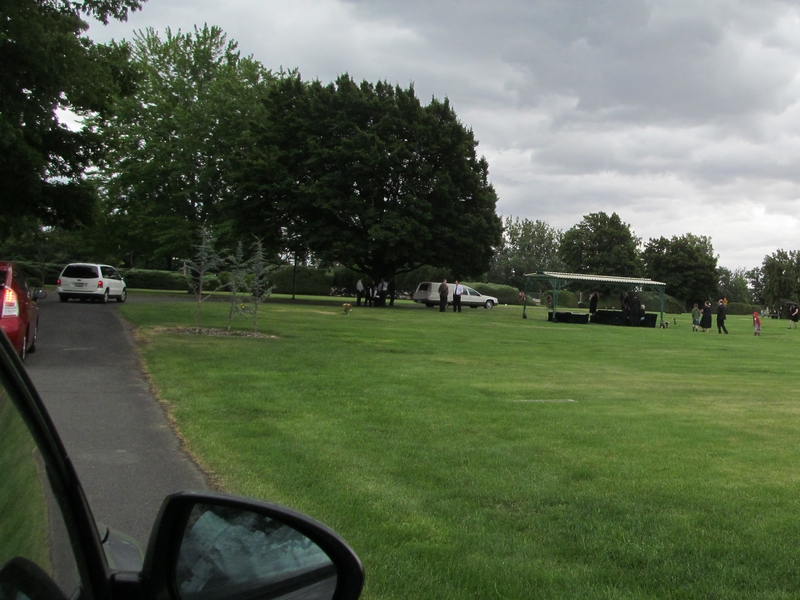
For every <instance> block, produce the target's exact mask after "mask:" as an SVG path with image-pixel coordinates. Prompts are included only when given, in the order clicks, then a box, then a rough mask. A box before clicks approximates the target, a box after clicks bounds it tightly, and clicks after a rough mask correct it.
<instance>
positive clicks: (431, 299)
mask: <svg viewBox="0 0 800 600" xmlns="http://www.w3.org/2000/svg"><path fill="white" fill-rule="evenodd" d="M440 285H441V282H436V281H423V282H422V283H420V284H419V285H418V286H417V291H415V292H414V296H413V297H412V299H413V300H414V302H419V303H420V304H424V305H425V306H427V307H429V308H430V307H432V306H439V286H440ZM461 286H462V287H463V288H464V293H463V294H462V295H461V306H469V307H471V308H478V307H479V306H482V307H484V308H492V307H493V306H494V305H495V304H497V298H495V297H494V296H484V295H483V294H481V293H480V292H479V291H477V290H474V289H472V288H471V287H468V286H466V285H464V284H461ZM455 287H456V286H455V284H453V283H448V284H447V304H448V305H450V304H452V303H453V288H455Z"/></svg>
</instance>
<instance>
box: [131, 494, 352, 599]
mask: <svg viewBox="0 0 800 600" xmlns="http://www.w3.org/2000/svg"><path fill="white" fill-rule="evenodd" d="M141 583H142V585H143V586H145V588H147V589H149V592H150V597H154V598H155V597H158V598H166V597H169V598H172V599H173V600H223V599H228V598H236V599H237V600H251V599H252V600H256V599H258V600H269V599H270V598H293V599H302V598H308V599H309V600H310V599H315V600H316V599H319V600H345V599H352V600H355V599H356V598H358V597H359V595H360V594H361V589H362V587H363V584H364V571H363V567H362V565H361V562H360V561H359V559H358V557H357V556H356V554H355V552H353V550H352V549H351V548H350V547H349V546H348V545H347V543H346V542H345V541H344V540H343V539H342V538H341V537H339V536H338V535H337V534H336V533H335V532H334V531H332V530H331V529H329V528H328V527H326V526H325V525H322V524H321V523H318V522H316V521H314V520H312V519H310V518H309V517H306V516H305V515H301V514H299V513H296V512H294V511H292V510H290V509H287V508H284V507H281V506H277V505H274V504H267V503H264V502H259V501H255V500H246V499H243V498H237V497H233V496H226V495H222V494H211V493H190V492H184V493H180V494H175V495H172V496H169V497H168V498H167V499H166V500H165V501H164V504H163V505H162V507H161V511H160V513H159V516H158V518H157V519H156V525H155V528H154V530H153V534H152V535H151V537H150V543H149V545H148V548H147V552H146V555H145V561H144V569H143V570H142V578H141Z"/></svg>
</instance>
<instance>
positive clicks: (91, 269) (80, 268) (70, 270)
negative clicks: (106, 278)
mask: <svg viewBox="0 0 800 600" xmlns="http://www.w3.org/2000/svg"><path fill="white" fill-rule="evenodd" d="M61 276H62V277H72V278H75V279H97V267H95V266H93V265H67V268H66V269H64V272H63V273H62V274H61Z"/></svg>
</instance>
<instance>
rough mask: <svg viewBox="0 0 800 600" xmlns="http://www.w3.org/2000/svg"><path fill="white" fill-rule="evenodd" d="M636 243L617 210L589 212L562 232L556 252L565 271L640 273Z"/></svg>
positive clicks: (625, 274) (636, 274) (630, 275)
mask: <svg viewBox="0 0 800 600" xmlns="http://www.w3.org/2000/svg"><path fill="white" fill-rule="evenodd" d="M639 244H640V240H639V238H637V237H636V236H635V235H634V234H633V232H632V231H631V228H630V225H628V224H627V223H623V222H622V219H620V217H619V215H617V213H612V214H611V215H607V214H606V213H604V212H599V213H591V214H589V215H586V216H585V217H583V220H582V221H581V222H580V223H578V224H577V225H575V226H574V227H572V228H571V229H569V230H567V231H566V232H565V233H564V236H563V237H562V239H561V247H560V254H561V258H562V260H563V261H564V264H565V268H566V269H567V270H568V271H569V272H573V273H590V274H592V275H616V276H619V277H640V276H641V274H642V270H643V267H642V259H641V256H640V253H639Z"/></svg>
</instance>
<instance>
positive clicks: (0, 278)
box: [0, 270, 8, 289]
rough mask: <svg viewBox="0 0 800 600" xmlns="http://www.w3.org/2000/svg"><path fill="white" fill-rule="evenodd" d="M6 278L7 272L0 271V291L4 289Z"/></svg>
mask: <svg viewBox="0 0 800 600" xmlns="http://www.w3.org/2000/svg"><path fill="white" fill-rule="evenodd" d="M6 277H8V271H5V270H0V289H3V288H4V287H6Z"/></svg>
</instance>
